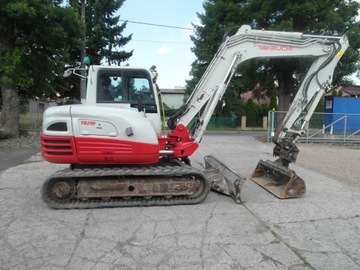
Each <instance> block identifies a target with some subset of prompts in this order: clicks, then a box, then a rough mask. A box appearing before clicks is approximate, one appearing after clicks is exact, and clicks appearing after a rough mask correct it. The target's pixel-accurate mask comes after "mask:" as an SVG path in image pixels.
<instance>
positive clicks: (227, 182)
mask: <svg viewBox="0 0 360 270" xmlns="http://www.w3.org/2000/svg"><path fill="white" fill-rule="evenodd" d="M204 159H205V169H206V170H205V171H204V174H205V175H206V177H207V178H208V179H209V182H210V188H211V189H212V190H215V191H217V192H220V193H222V194H225V195H228V196H230V197H232V198H233V199H234V201H235V202H236V203H239V204H240V203H241V198H240V193H241V188H242V186H243V184H244V183H245V181H246V178H245V177H241V176H239V175H238V174H236V173H235V172H233V171H232V170H231V169H229V168H228V167H227V166H226V165H225V164H224V163H222V162H221V161H220V160H218V159H216V158H215V157H213V156H205V158H204Z"/></svg>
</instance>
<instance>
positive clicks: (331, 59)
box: [168, 25, 349, 198]
mask: <svg viewBox="0 0 360 270" xmlns="http://www.w3.org/2000/svg"><path fill="white" fill-rule="evenodd" d="M348 46H349V44H348V39H347V37H346V36H341V37H339V36H316V35H304V34H303V33H300V32H278V31H265V30H253V29H251V28H250V26H248V25H243V26H242V27H240V28H239V29H238V30H237V32H236V33H235V34H234V35H232V36H227V37H225V39H224V41H223V43H222V44H221V46H220V48H219V50H218V51H217V53H216V55H215V56H214V58H213V59H212V61H211V63H210V64H209V66H208V68H207V69H206V71H205V73H204V74H203V76H202V78H201V79H200V81H199V82H198V84H197V86H196V88H195V89H194V91H193V92H192V94H191V96H190V97H189V99H188V101H187V102H186V104H185V106H184V108H183V109H182V110H180V111H179V112H178V113H177V114H175V115H174V116H173V117H171V118H170V119H169V120H168V126H169V127H170V128H171V129H172V130H173V132H172V133H170V135H169V136H170V137H171V136H174V135H176V134H179V135H180V134H182V136H184V137H183V139H178V140H177V141H183V140H184V139H185V141H186V142H187V143H189V142H193V144H196V145H197V144H198V143H199V142H200V141H201V137H202V135H203V133H204V131H205V130H206V127H207V125H208V122H209V120H210V118H211V116H212V115H213V112H214V110H215V107H216V105H217V104H218V102H219V101H220V100H221V99H222V97H223V95H224V93H225V91H226V89H227V87H228V85H229V83H230V80H231V78H232V77H233V76H234V74H235V72H236V68H237V67H238V66H239V65H240V64H241V63H243V62H245V61H247V60H249V59H253V58H312V59H313V63H312V65H311V67H310V68H309V70H308V72H307V74H306V76H305V77H304V79H303V81H302V84H301V86H300V88H299V89H298V91H297V94H296V96H295V98H294V101H293V102H292V104H291V107H290V109H289V111H288V113H287V114H286V116H285V117H284V119H283V120H282V121H281V123H280V124H279V126H278V127H277V131H276V135H275V137H274V139H273V142H274V143H275V148H274V155H275V156H279V159H278V160H277V161H276V162H275V163H273V162H271V161H267V162H263V161H260V163H259V165H258V166H257V168H256V170H255V172H254V173H253V175H252V179H253V180H254V181H255V182H257V183H258V184H260V185H261V186H263V187H265V188H266V189H268V190H269V191H270V188H268V187H267V185H268V184H269V182H270V186H276V189H277V190H276V191H274V192H273V191H271V192H273V193H274V194H275V195H277V196H278V197H280V198H288V197H299V196H301V195H302V194H303V193H305V184H304V182H303V180H302V179H301V178H299V177H298V176H297V175H296V174H295V172H293V171H291V170H289V169H288V168H287V167H288V165H289V163H290V162H294V161H295V160H296V156H297V153H298V152H299V150H298V148H297V147H296V145H295V141H296V139H297V138H298V137H299V136H301V135H303V134H304V133H305V132H304V127H305V124H306V123H307V122H308V121H309V119H310V117H311V115H312V114H313V112H314V110H315V107H316V105H317V104H318V102H319V100H320V98H321V96H322V95H323V93H324V92H326V91H328V90H329V89H331V82H332V77H333V72H334V69H335V67H336V65H337V63H338V61H339V59H340V58H341V56H342V55H343V54H344V52H345V50H346V49H347V48H348ZM304 113H305V115H304ZM194 118H195V123H194V125H193V126H192V128H191V129H190V131H189V134H187V133H185V132H184V130H185V127H186V126H188V124H189V123H190V121H192V120H193V119H194ZM298 126H299V127H298ZM190 144H191V143H190ZM196 148H197V147H193V148H192V149H193V151H195V149H196ZM188 149H190V147H188ZM183 153H184V151H183ZM187 153H188V154H190V153H191V151H188V152H187ZM220 167H222V166H220ZM268 176H269V177H268ZM259 179H260V181H258V180H259ZM269 179H271V180H269ZM229 189H234V188H232V187H231V188H229Z"/></svg>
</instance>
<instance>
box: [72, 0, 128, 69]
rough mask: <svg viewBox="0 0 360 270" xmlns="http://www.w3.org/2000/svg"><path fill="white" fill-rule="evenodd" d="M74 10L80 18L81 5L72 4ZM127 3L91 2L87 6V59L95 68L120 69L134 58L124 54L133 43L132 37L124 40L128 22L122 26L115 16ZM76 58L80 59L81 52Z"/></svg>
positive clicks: (126, 53) (74, 2)
mask: <svg viewBox="0 0 360 270" xmlns="http://www.w3.org/2000/svg"><path fill="white" fill-rule="evenodd" d="M69 2H70V4H71V6H73V7H75V8H77V9H78V12H79V14H80V9H81V3H80V2H81V1H79V0H70V1H69ZM124 2H125V0H115V1H114V0H88V1H86V6H85V14H86V15H85V29H86V30H85V40H86V55H87V56H89V57H90V59H91V62H92V64H97V65H99V64H101V63H102V62H103V61H105V62H106V63H107V64H109V65H110V64H116V65H120V64H121V63H122V62H125V61H127V60H128V59H129V58H130V57H131V56H132V51H131V52H126V51H123V50H121V48H122V47H124V46H125V45H126V44H127V43H128V42H129V41H130V40H131V37H132V35H129V36H123V35H122V32H123V31H124V29H125V27H126V22H124V23H122V24H120V23H119V22H120V16H119V15H117V16H115V13H116V12H117V11H118V10H119V9H120V8H121V6H122V5H123V3H124ZM77 52H78V54H77V55H76V57H78V59H74V60H78V61H81V60H82V59H80V54H79V52H80V50H78V51H77Z"/></svg>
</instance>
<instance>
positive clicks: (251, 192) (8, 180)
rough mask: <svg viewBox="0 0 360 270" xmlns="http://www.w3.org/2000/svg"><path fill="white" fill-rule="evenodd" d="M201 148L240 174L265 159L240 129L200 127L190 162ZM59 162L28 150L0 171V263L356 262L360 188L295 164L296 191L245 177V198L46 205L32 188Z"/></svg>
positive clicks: (212, 265)
mask: <svg viewBox="0 0 360 270" xmlns="http://www.w3.org/2000/svg"><path fill="white" fill-rule="evenodd" d="M205 155H214V156H216V157H217V158H218V159H220V160H221V161H222V162H223V163H225V164H227V165H228V166H229V167H230V168H231V169H233V170H234V171H235V172H237V173H238V174H241V175H242V176H245V177H247V178H249V177H250V175H251V173H252V171H253V170H254V169H255V167H256V165H257V163H258V161H259V159H260V158H261V159H263V160H266V159H273V157H272V148H271V146H270V145H269V144H264V143H261V142H259V141H257V140H256V139H254V137H253V136H244V135H241V134H238V133H233V134H230V135H229V134H227V135H224V134H206V135H205V136H204V138H203V140H202V142H201V145H200V147H199V149H198V151H197V152H196V153H195V155H194V156H193V157H192V158H191V160H192V164H193V166H195V167H198V168H202V167H203V165H204V161H203V157H204V156H205ZM65 166H66V165H59V164H50V163H47V162H44V161H42V159H41V157H40V156H39V155H36V156H33V157H32V158H31V159H30V160H28V161H27V162H26V163H24V164H22V165H19V166H16V167H11V168H9V169H7V170H4V171H2V172H0V216H1V218H0V247H1V251H0V269H19V270H20V269H34V270H35V269H36V270H39V269H46V270H49V269H50V270H51V269H54V270H55V269H124V270H125V269H159V270H165V269H194V270H195V269H211V270H212V269H219V270H223V269H246V270H250V269H251V270H253V269H254V270H255V269H266V270H272V269H288V270H290V269H291V270H305V269H306V270H313V269H317V270H322V269H324V270H325V269H326V270H332V269H334V270H335V269H336V270H338V269H348V270H355V269H360V192H359V191H358V190H352V189H349V187H348V186H345V185H343V184H342V183H340V182H338V181H336V179H331V178H329V177H326V176H323V175H321V174H318V173H317V172H314V171H310V170H307V169H304V168H302V167H300V166H297V165H293V166H292V168H293V169H294V170H295V171H296V172H297V174H298V175H299V176H301V177H302V178H303V179H304V180H305V182H306V185H307V192H306V194H305V195H304V196H303V197H302V198H299V199H289V200H279V199H277V198H276V197H274V196H273V195H272V194H270V193H268V192H267V191H266V190H264V189H263V188H261V187H259V186H258V185H256V184H255V183H254V182H252V181H251V180H247V181H246V182H245V184H244V186H243V189H242V191H241V198H242V201H243V204H236V203H235V202H234V201H233V200H232V199H231V198H230V197H227V196H224V195H221V194H218V193H215V192H210V194H209V195H208V197H207V198H206V199H205V201H203V202H202V203H200V204H198V205H189V206H166V207H134V208H111V209H88V210H53V209H50V208H49V207H47V205H45V204H44V203H43V202H42V200H41V196H40V188H41V185H42V183H43V182H44V180H45V179H46V178H47V176H49V175H50V174H52V173H53V172H54V171H56V170H58V169H61V168H64V167H65Z"/></svg>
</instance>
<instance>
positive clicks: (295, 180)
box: [251, 160, 306, 199]
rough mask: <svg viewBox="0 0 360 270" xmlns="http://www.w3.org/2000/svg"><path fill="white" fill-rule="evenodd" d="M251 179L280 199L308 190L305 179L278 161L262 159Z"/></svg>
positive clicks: (300, 194) (299, 194)
mask: <svg viewBox="0 0 360 270" xmlns="http://www.w3.org/2000/svg"><path fill="white" fill-rule="evenodd" d="M251 180H252V181H254V182H255V183H257V184H258V185H260V186H261V187H263V188H265V189H266V190H267V191H269V192H271V193H272V194H274V195H275V196H276V197H278V198H280V199H287V198H298V197H301V196H302V195H303V194H305V192H306V187H305V182H304V180H303V179H301V178H300V177H299V176H297V175H296V173H295V172H294V171H293V170H290V169H289V168H287V167H284V166H282V165H281V164H280V163H278V162H276V161H275V162H274V161H270V160H267V161H263V160H260V161H259V163H258V165H257V167H256V169H255V170H254V172H253V174H252V175H251Z"/></svg>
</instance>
